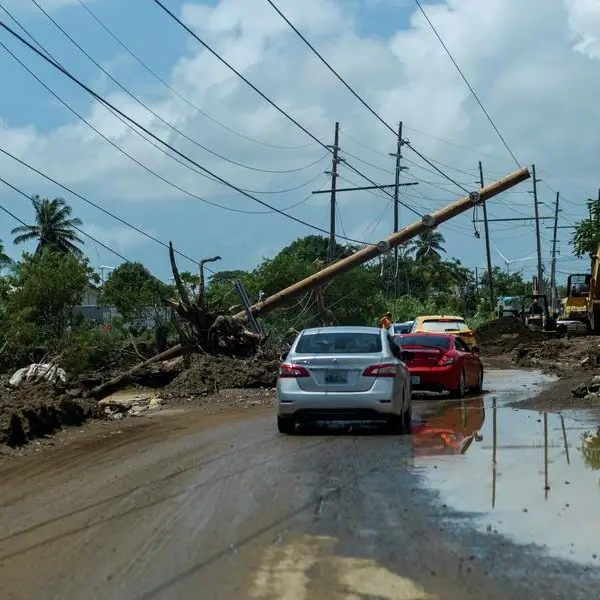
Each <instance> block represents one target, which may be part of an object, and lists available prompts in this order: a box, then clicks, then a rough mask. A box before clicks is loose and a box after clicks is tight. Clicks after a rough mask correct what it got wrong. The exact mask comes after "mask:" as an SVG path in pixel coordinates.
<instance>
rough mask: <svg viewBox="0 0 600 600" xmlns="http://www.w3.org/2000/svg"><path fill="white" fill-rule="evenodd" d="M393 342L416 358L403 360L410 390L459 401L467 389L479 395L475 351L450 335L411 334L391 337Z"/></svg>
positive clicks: (480, 370) (479, 366) (480, 371)
mask: <svg viewBox="0 0 600 600" xmlns="http://www.w3.org/2000/svg"><path fill="white" fill-rule="evenodd" d="M394 340H395V342H396V343H397V344H398V345H399V346H400V347H401V348H402V350H408V351H409V352H412V353H413V354H414V355H415V356H414V358H412V359H410V360H406V361H405V362H406V366H407V367H408V369H409V371H410V376H411V382H412V389H413V390H415V391H418V390H422V391H428V392H444V391H447V392H450V393H451V394H452V395H453V396H455V397H458V398H462V397H463V396H464V395H465V393H466V391H467V390H468V389H469V390H471V391H472V392H481V391H482V386H483V365H482V363H481V360H480V359H479V356H477V354H475V352H474V350H476V348H474V349H473V350H470V349H469V347H468V346H467V345H466V344H465V342H463V341H462V340H461V339H460V338H459V337H457V336H455V335H452V334H450V333H443V334H442V333H410V334H405V335H396V336H394Z"/></svg>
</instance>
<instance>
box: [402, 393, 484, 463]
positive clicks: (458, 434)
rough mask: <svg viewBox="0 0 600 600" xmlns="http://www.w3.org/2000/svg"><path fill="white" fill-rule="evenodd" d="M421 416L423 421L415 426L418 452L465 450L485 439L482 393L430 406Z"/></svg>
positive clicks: (459, 452) (422, 453) (420, 454)
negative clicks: (483, 433) (458, 400)
mask: <svg viewBox="0 0 600 600" xmlns="http://www.w3.org/2000/svg"><path fill="white" fill-rule="evenodd" d="M421 419H422V421H421V423H419V424H416V425H414V426H413V444H414V454H415V456H434V455H443V454H465V453H466V452H467V450H468V449H469V448H470V447H471V444H472V443H473V442H474V441H475V442H481V441H483V436H482V435H481V433H480V432H481V428H482V427H483V423H484V421H485V404H484V401H483V397H482V396H478V397H476V398H469V399H466V400H462V401H460V402H458V403H457V402H446V403H440V404H438V405H437V406H435V405H434V406H429V407H428V408H427V409H426V410H425V411H424V412H423V414H422V416H421Z"/></svg>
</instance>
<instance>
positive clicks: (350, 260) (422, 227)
mask: <svg viewBox="0 0 600 600" xmlns="http://www.w3.org/2000/svg"><path fill="white" fill-rule="evenodd" d="M529 177H531V175H530V173H529V171H528V170H527V169H519V170H518V171H514V172H513V173H510V174H509V175H507V176H506V177H503V178H502V179H499V180H498V181H495V182H494V183H491V184H490V185H487V186H486V187H484V188H482V189H481V190H479V191H477V192H476V191H473V192H471V193H470V194H469V195H468V196H465V197H464V198H461V199H460V200H457V201H456V202H453V203H452V204H449V205H448V206H445V207H444V208H442V209H440V210H438V211H436V212H434V213H433V214H432V215H425V216H424V217H423V218H422V219H421V220H419V221H416V222H415V223H412V224H411V225H407V226H406V227H403V228H402V229H401V230H400V231H398V232H397V233H393V234H392V235H390V236H388V237H387V238H386V239H384V240H381V241H380V242H379V243H377V244H371V245H369V246H365V247H364V248H362V249H361V250H358V251H357V252H355V253H354V254H351V255H350V256H348V257H346V258H342V259H341V260H339V261H337V262H336V263H335V264H333V265H329V266H327V267H325V268H324V269H321V270H320V271H318V272H317V273H315V274H314V275H310V276H309V277H307V278H306V279H303V280H302V281H298V282H297V283H294V284H292V285H290V286H289V287H287V288H285V289H284V290H280V291H279V292H276V293H275V294H273V295H272V296H269V297H268V298H265V299H264V300H262V301H260V302H258V303H256V304H254V305H253V306H251V307H250V310H251V312H252V314H253V315H254V317H255V318H256V317H259V316H261V315H264V314H266V313H268V312H270V311H272V310H274V309H276V308H278V307H280V306H281V305H283V304H285V303H286V302H288V301H289V300H290V299H291V298H293V297H296V296H298V295H300V294H302V293H304V292H306V291H308V290H311V289H313V288H315V287H316V286H318V285H321V284H323V283H326V282H327V281H329V280H330V279H333V278H334V277H335V276H336V275H340V274H341V273H345V272H346V271H349V270H350V269H352V268H354V267H358V266H359V265H362V264H364V263H366V262H368V261H370V260H372V259H373V258H375V257H376V256H381V255H382V254H384V253H386V252H389V251H390V250H392V249H393V248H395V247H396V246H400V245H402V244H405V243H406V242H408V241H409V240H411V239H413V238H414V237H416V236H418V235H420V234H421V233H424V232H426V231H431V230H432V229H433V228H435V227H437V226H438V225H441V224H442V223H445V222H446V221H448V220H450V219H452V218H454V217H456V216H457V215H460V214H462V213H464V212H466V211H468V210H472V209H473V207H474V206H479V205H480V204H483V203H484V202H485V201H486V200H489V199H490V198H493V197H494V196H497V195H498V194H501V193H502V192H504V191H506V190H508V189H510V188H512V187H513V186H515V185H517V184H518V183H521V182H522V181H525V180H526V179H529ZM230 318H232V319H236V320H239V321H240V322H242V323H243V322H244V320H245V319H246V318H247V314H246V311H245V310H243V311H241V312H239V313H237V314H235V315H232V316H231V317H230Z"/></svg>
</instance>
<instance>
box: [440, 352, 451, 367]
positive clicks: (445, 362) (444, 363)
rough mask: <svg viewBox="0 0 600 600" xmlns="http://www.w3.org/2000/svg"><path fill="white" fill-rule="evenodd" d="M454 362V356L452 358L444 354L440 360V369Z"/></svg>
mask: <svg viewBox="0 0 600 600" xmlns="http://www.w3.org/2000/svg"><path fill="white" fill-rule="evenodd" d="M453 362H454V356H450V354H444V356H442V358H440V360H438V363H437V364H438V367H446V366H448V365H451V364H452V363H453Z"/></svg>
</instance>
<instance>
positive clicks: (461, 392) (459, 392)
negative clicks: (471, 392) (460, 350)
mask: <svg viewBox="0 0 600 600" xmlns="http://www.w3.org/2000/svg"><path fill="white" fill-rule="evenodd" d="M465 389H466V384H465V372H464V371H461V373H460V379H459V380H458V388H457V389H455V390H454V391H452V392H451V394H450V395H451V396H452V397H453V398H464V397H465Z"/></svg>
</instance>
